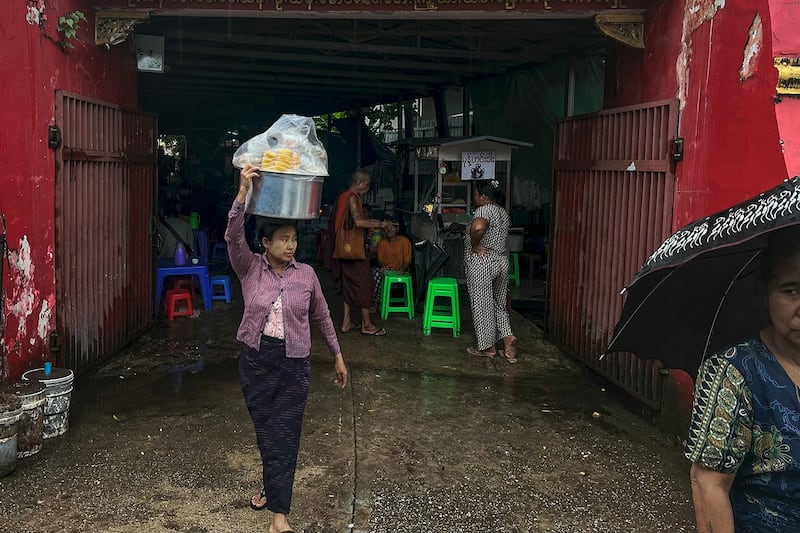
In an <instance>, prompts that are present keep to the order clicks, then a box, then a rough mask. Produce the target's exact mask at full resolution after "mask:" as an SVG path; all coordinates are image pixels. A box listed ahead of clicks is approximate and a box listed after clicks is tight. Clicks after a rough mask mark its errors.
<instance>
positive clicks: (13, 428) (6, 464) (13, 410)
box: [0, 393, 22, 477]
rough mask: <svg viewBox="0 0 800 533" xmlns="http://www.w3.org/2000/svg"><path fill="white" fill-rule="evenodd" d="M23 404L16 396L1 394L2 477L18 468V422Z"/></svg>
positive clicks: (0, 457)
mask: <svg viewBox="0 0 800 533" xmlns="http://www.w3.org/2000/svg"><path fill="white" fill-rule="evenodd" d="M20 416H22V402H21V401H20V399H19V398H17V397H16V395H14V394H8V393H0V477H3V476H5V475H8V474H10V473H11V472H13V471H14V469H15V468H16V467H17V421H18V420H19V417H20Z"/></svg>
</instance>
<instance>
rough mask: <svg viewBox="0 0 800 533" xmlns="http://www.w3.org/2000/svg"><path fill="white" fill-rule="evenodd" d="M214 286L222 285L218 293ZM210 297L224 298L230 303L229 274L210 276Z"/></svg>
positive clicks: (214, 298) (213, 298) (215, 298)
mask: <svg viewBox="0 0 800 533" xmlns="http://www.w3.org/2000/svg"><path fill="white" fill-rule="evenodd" d="M216 287H222V289H223V291H222V292H221V293H220V292H218V291H216V290H215V289H216ZM211 299H212V300H225V303H226V304H229V303H231V278H230V277H229V276H211Z"/></svg>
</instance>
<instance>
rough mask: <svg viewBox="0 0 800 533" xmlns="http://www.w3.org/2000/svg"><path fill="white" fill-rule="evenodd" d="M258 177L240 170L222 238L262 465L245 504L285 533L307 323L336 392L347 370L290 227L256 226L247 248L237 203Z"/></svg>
mask: <svg viewBox="0 0 800 533" xmlns="http://www.w3.org/2000/svg"><path fill="white" fill-rule="evenodd" d="M257 176H258V169H257V168H256V167H254V166H252V165H247V166H245V167H244V168H243V169H242V172H241V181H240V185H239V192H238V194H237V195H236V198H235V199H234V201H233V205H232V207H231V210H230V212H229V213H228V227H227V229H226V231H225V240H226V241H227V243H228V256H229V257H230V262H231V266H232V267H233V270H234V271H235V272H236V275H237V276H239V279H240V280H241V284H242V296H243V298H244V315H243V317H242V322H241V325H240V326H239V330H238V332H237V334H236V338H237V339H238V340H240V341H242V342H243V343H244V344H245V347H244V349H243V350H242V352H241V354H240V356H239V376H240V380H241V385H242V392H243V394H244V399H245V403H246V404H247V409H248V410H249V411H250V416H251V417H252V419H253V425H254V426H255V432H256V440H257V443H258V449H259V451H260V452H261V460H262V463H263V482H264V485H263V488H262V489H261V491H260V492H259V493H258V494H256V495H255V496H253V498H252V500H251V502H250V506H251V507H252V508H253V509H255V510H261V509H265V508H266V509H269V510H270V511H272V513H273V514H272V523H271V524H270V527H269V531H270V533H281V532H287V531H291V528H290V527H289V522H288V518H287V515H288V514H289V508H290V506H291V503H292V487H293V484H294V473H295V467H296V464H297V451H298V448H299V445H300V429H301V425H302V421H303V412H304V410H305V406H306V400H307V398H308V388H309V381H310V378H311V361H310V359H309V355H310V351H311V325H312V324H313V325H314V326H316V327H317V328H318V329H319V330H320V331H321V333H322V335H323V337H324V339H325V342H326V343H327V344H328V348H329V349H330V351H331V354H332V355H333V357H334V370H335V372H336V383H338V384H339V385H340V386H341V387H342V388H344V387H345V385H346V384H347V367H346V366H345V363H344V359H343V357H342V353H341V350H340V348H339V342H338V340H337V338H336V329H335V328H334V326H333V321H332V320H331V316H330V311H329V310H328V304H327V302H326V301H325V297H324V296H323V294H322V289H321V287H320V283H319V279H318V278H317V275H316V273H315V272H314V269H313V268H311V267H310V266H309V265H306V264H303V263H298V262H297V261H295V259H294V252H295V250H296V249H297V229H296V228H295V226H294V224H292V223H290V222H289V221H278V222H277V223H275V224H267V225H264V226H262V227H261V228H260V229H259V230H258V237H259V243H260V244H261V245H262V246H263V247H264V253H263V254H257V253H253V252H252V251H251V250H250V248H249V246H248V245H247V240H246V237H245V231H244V203H245V199H246V198H247V193H248V191H249V190H250V187H251V185H252V180H253V179H254V178H257Z"/></svg>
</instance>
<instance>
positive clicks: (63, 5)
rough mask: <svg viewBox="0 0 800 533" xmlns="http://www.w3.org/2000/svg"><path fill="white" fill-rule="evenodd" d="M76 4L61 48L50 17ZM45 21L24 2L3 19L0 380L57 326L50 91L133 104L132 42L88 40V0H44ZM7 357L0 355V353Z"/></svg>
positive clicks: (36, 360) (16, 372)
mask: <svg viewBox="0 0 800 533" xmlns="http://www.w3.org/2000/svg"><path fill="white" fill-rule="evenodd" d="M75 10H79V11H82V12H83V13H84V14H85V15H86V17H87V18H88V19H89V20H88V22H84V23H82V26H83V29H81V30H80V31H79V32H78V36H77V40H73V43H74V48H73V49H69V50H67V51H62V49H61V47H60V46H59V45H58V44H57V43H55V42H53V39H57V38H58V35H57V32H56V22H57V20H58V17H59V16H61V15H64V14H65V13H67V12H71V11H75ZM44 14H45V16H46V17H47V20H46V21H45V22H44V25H43V27H39V26H38V25H35V24H34V25H31V24H29V23H28V22H27V21H26V15H28V11H27V6H26V2H14V3H13V5H8V6H6V7H4V9H3V16H2V17H0V35H2V38H3V44H2V48H1V49H0V57H1V58H2V61H0V65H2V66H0V68H1V69H2V75H1V76H0V116H2V117H3V120H2V124H3V127H2V128H0V191H2V193H0V213H4V214H5V216H6V222H7V227H8V231H7V236H6V237H7V241H8V246H9V248H10V251H9V259H10V263H11V265H10V267H9V265H8V264H6V265H5V268H4V275H3V279H2V287H3V293H2V294H3V296H4V298H5V306H4V310H3V312H4V319H5V332H4V334H2V335H0V381H3V380H8V381H13V380H16V379H17V378H19V376H20V375H21V374H22V372H24V371H25V370H28V369H29V368H35V367H40V366H41V364H42V362H43V361H44V360H45V358H47V357H48V355H49V335H50V332H51V331H53V330H54V329H55V319H56V314H55V306H56V305H58V302H57V301H56V298H55V270H54V268H55V265H54V260H55V257H54V247H55V233H54V218H55V212H54V209H55V208H54V206H55V191H54V177H55V163H54V157H53V155H54V154H53V151H52V150H50V149H49V148H48V146H47V127H48V125H50V124H53V123H54V98H55V91H56V89H65V90H67V91H70V92H73V93H77V94H80V95H84V96H88V97H92V98H97V99H99V100H104V101H108V102H113V103H117V104H120V105H122V106H126V107H136V99H137V97H136V91H137V78H136V64H135V60H134V57H133V53H132V52H131V48H130V40H127V41H125V42H123V43H122V44H119V45H116V46H114V47H111V48H110V49H108V48H106V47H105V46H96V45H95V44H94V13H93V12H92V10H91V9H90V7H89V1H88V0H47V2H46V7H45V11H44ZM3 355H4V356H5V357H3Z"/></svg>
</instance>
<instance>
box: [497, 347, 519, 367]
mask: <svg viewBox="0 0 800 533" xmlns="http://www.w3.org/2000/svg"><path fill="white" fill-rule="evenodd" d="M498 352H499V353H500V355H502V356H503V357H505V358H506V361H508V363H509V364H512V365H513V364H514V363H516V362H517V356H516V355H512V354H511V351H510V350H498Z"/></svg>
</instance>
